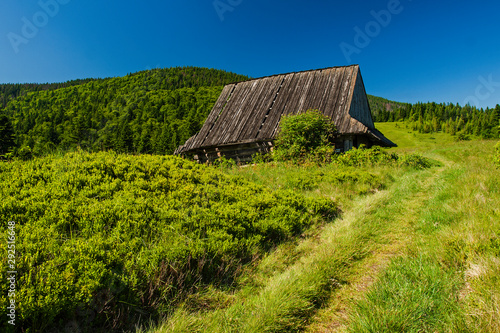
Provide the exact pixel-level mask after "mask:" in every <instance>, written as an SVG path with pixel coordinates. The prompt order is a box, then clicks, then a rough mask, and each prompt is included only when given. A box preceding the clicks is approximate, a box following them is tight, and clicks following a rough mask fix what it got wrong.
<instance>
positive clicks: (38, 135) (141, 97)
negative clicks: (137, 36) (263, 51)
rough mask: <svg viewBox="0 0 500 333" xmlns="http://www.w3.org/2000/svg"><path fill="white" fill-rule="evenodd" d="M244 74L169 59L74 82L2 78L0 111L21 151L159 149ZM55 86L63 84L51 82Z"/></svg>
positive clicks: (168, 149) (184, 135)
mask: <svg viewBox="0 0 500 333" xmlns="http://www.w3.org/2000/svg"><path fill="white" fill-rule="evenodd" d="M246 79H248V77H246V76H243V75H237V74H234V73H229V72H225V71H220V70H213V69H206V68H195V67H177V68H170V69H155V70H150V71H143V72H139V73H135V74H129V75H127V76H125V77H118V78H110V79H100V80H83V81H81V82H82V84H77V83H78V82H76V81H75V82H69V83H67V84H61V85H57V84H53V85H18V87H17V88H16V86H15V85H3V86H2V90H3V91H4V92H3V95H2V99H4V100H6V101H8V102H7V103H6V106H5V108H3V110H0V113H3V114H5V115H7V117H8V118H9V121H10V124H11V126H12V128H13V130H14V138H15V140H14V141H15V145H14V146H13V147H10V148H12V149H14V151H19V150H20V149H21V148H23V147H26V148H25V149H24V150H23V153H26V151H28V155H29V152H32V153H34V154H35V155H43V154H45V153H47V152H50V151H53V150H68V149H73V148H75V147H77V146H79V147H82V148H84V149H86V150H92V151H97V150H108V149H113V150H116V151H119V152H140V153H157V154H165V153H172V152H173V151H174V149H175V148H177V146H178V145H180V144H182V143H184V141H185V140H186V139H188V138H189V137H190V136H192V135H193V134H194V133H196V131H198V130H199V129H200V127H201V125H202V124H203V122H204V121H205V118H206V117H207V115H208V113H209V112H210V110H211V109H212V106H213V104H214V103H215V101H216V100H217V98H218V97H219V94H220V92H221V90H222V87H223V86H224V85H226V84H228V83H231V82H235V81H241V80H246ZM60 86H66V87H64V88H60V89H56V88H59V87H60ZM16 89H17V90H16ZM16 96H17V98H13V97H16ZM0 144H3V142H2V143H0ZM28 147H29V148H28ZM2 150H3V149H2Z"/></svg>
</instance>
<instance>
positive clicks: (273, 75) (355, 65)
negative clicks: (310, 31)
mask: <svg viewBox="0 0 500 333" xmlns="http://www.w3.org/2000/svg"><path fill="white" fill-rule="evenodd" d="M348 67H358V68H359V64H353V65H348V66H333V67H325V68H317V69H308V70H303V71H298V72H288V73H280V74H272V75H267V76H262V77H256V78H253V79H249V80H244V81H237V82H232V83H229V84H227V85H231V84H239V83H244V82H251V81H256V80H261V79H268V78H271V77H275V76H280V75H290V74H301V73H307V72H317V71H326V70H328V69H339V68H348Z"/></svg>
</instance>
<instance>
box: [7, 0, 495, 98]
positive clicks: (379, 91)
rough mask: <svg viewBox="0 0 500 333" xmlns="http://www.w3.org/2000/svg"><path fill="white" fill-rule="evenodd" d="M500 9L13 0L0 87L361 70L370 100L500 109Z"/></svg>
mask: <svg viewBox="0 0 500 333" xmlns="http://www.w3.org/2000/svg"><path fill="white" fill-rule="evenodd" d="M373 13H378V14H375V15H373ZM499 13H500V4H499V2H498V1H493V0H491V1H490V0H488V1H456V0H454V1H451V0H442V1H428V0H400V1H397V0H381V1H379V0H375V1H360V0H353V1H330V0H316V1H305V0H304V1H298V0H286V1H285V0H276V1H273V0H267V1H264V0H216V1H214V0H204V1H201V0H187V1H170V0H161V1H159V0H150V1H138V0H120V1H117V0H106V1H102V0H100V1H97V0H41V1H38V0H2V1H1V3H0V83H18V82H61V81H67V80H71V79H77V78H87V77H110V76H123V75H126V74H127V73H131V72H136V71H141V70H145V69H150V68H154V67H174V66H185V65H186V66H202V67H210V68H217V69H224V70H227V71H232V72H236V73H239V74H245V75H249V76H252V77H260V76H266V75H271V74H277V73H285V72H291V71H300V70H308V69H316V68H323V67H331V66H342V65H349V64H359V65H360V66H361V71H362V74H363V79H364V81H365V85H366V89H367V92H368V93H369V94H373V95H377V96H381V97H385V98H389V99H392V100H397V101H402V102H417V101H423V102H427V101H436V102H453V103H457V102H458V103H460V104H464V102H465V101H469V102H471V104H475V105H477V106H479V107H486V106H489V107H492V106H495V105H496V104H498V103H500V34H499V32H500V16H499ZM387 14H389V15H387ZM375 16H379V17H378V19H376V18H375Z"/></svg>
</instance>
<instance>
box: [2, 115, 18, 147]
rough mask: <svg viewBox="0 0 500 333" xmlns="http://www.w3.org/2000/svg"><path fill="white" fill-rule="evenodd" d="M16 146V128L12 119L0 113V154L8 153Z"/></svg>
mask: <svg viewBox="0 0 500 333" xmlns="http://www.w3.org/2000/svg"><path fill="white" fill-rule="evenodd" d="M14 146H15V142H14V129H13V128H12V124H11V122H10V119H9V118H8V117H7V116H6V115H0V155H3V154H6V153H8V152H9V151H10V150H11V149H12V148H14Z"/></svg>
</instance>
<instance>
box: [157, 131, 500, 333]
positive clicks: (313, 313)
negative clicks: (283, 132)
mask: <svg viewBox="0 0 500 333" xmlns="http://www.w3.org/2000/svg"><path fill="white" fill-rule="evenodd" d="M377 127H378V128H379V129H380V130H381V131H382V132H383V133H384V134H386V135H387V137H388V138H389V139H391V140H393V141H394V142H397V143H398V144H399V147H398V148H396V149H393V150H392V151H395V152H398V153H405V152H418V153H421V154H423V155H425V156H427V157H429V158H432V159H433V160H435V161H438V163H436V164H435V165H434V166H433V167H432V168H430V169H426V170H415V169H410V168H394V167H384V166H372V167H358V168H352V169H349V168H348V169H345V168H342V170H344V171H343V172H364V173H371V174H372V175H377V177H378V178H377V179H378V180H380V185H379V186H371V187H370V189H368V190H367V189H363V188H362V187H363V186H361V185H360V183H357V184H354V185H353V184H350V185H346V184H343V183H335V182H331V181H325V179H324V178H321V177H320V178H317V175H318V174H325V175H328V174H330V173H335V172H339V170H338V169H339V168H338V167H336V166H326V167H325V166H324V167H320V168H318V167H315V166H302V167H294V166H288V167H287V168H284V167H280V166H272V165H265V164H264V165H256V166H254V167H248V168H243V169H234V168H232V169H229V170H228V171H227V172H229V173H232V174H234V173H236V174H238V175H240V176H243V177H245V178H247V179H250V180H252V181H253V182H257V183H260V184H265V185H266V186H268V187H270V188H272V189H276V188H283V187H284V188H294V189H295V191H296V192H301V193H303V194H304V195H306V196H310V197H318V196H319V197H330V198H332V199H334V200H336V201H337V202H339V204H340V206H341V208H342V210H343V214H342V216H341V217H340V218H339V219H337V220H336V221H334V222H333V223H328V224H325V225H323V226H322V227H320V228H316V229H314V230H310V231H309V233H308V234H306V235H305V236H304V237H303V238H302V239H298V240H296V241H294V242H291V243H287V244H284V245H281V246H280V247H278V248H277V249H276V250H275V251H273V252H272V253H270V254H269V255H267V256H265V257H264V258H263V259H262V260H261V261H260V262H259V263H257V264H256V265H255V266H254V267H253V268H252V269H249V270H248V272H245V274H244V275H243V277H242V278H241V279H240V281H239V284H240V288H241V289H239V290H237V291H232V292H229V293H227V295H228V298H226V302H225V303H220V304H219V305H218V306H215V308H214V307H212V308H211V309H203V308H197V309H192V308H191V309H190V308H189V307H183V308H181V309H179V310H178V311H177V312H176V313H175V314H174V315H173V316H171V317H169V318H168V320H165V321H164V323H163V324H162V325H161V326H160V327H156V328H152V329H150V330H149V332H207V331H210V332H296V331H306V332H394V331H398V332H399V331H404V332H495V331H500V315H499V313H500V311H499V310H500V292H499V290H500V281H499V279H498V276H499V271H500V259H499V256H500V222H499V221H500V218H499V217H500V181H499V177H498V172H499V171H498V169H497V168H496V167H495V166H494V164H493V159H492V155H493V152H494V145H495V143H496V142H495V141H484V140H472V141H463V142H455V141H454V138H453V137H452V136H450V135H447V134H442V133H434V134H418V133H413V132H412V131H410V130H408V129H406V128H405V126H404V124H402V123H399V124H395V123H385V124H377ZM347 170H350V171H347ZM207 297H208V298H210V297H213V296H207Z"/></svg>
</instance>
